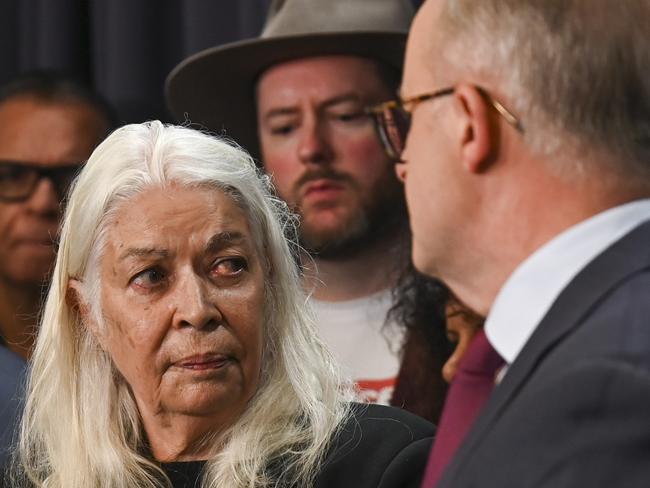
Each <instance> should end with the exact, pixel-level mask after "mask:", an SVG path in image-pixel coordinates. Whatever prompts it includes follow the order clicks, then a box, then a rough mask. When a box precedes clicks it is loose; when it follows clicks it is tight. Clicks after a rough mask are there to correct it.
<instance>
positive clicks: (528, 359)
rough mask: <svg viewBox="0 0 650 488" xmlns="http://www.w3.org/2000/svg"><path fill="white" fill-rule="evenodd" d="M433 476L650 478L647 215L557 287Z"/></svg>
mask: <svg viewBox="0 0 650 488" xmlns="http://www.w3.org/2000/svg"><path fill="white" fill-rule="evenodd" d="M516 326H517V324H512V327H516ZM438 486H439V487H445V488H447V487H463V488H464V487H481V488H489V487H494V488H497V487H498V488H506V487H513V488H514V487H517V488H528V487H553V488H564V487H567V488H568V487H571V488H574V487H590V488H591V487H601V486H603V487H617V488H620V487H635V488H636V487H643V486H650V223H645V224H643V225H641V226H640V227H638V228H636V229H635V230H633V231H632V232H631V233H629V234H628V235H627V236H625V237H623V238H622V239H621V240H620V241H618V242H617V243H615V244H614V245H612V246H611V247H610V248H609V249H607V250H606V251H605V252H603V253H602V254H601V255H600V256H598V257H597V258H596V259H595V260H594V261H592V262H591V263H590V264H589V265H588V266H587V267H586V268H585V269H584V270H583V271H582V272H581V273H580V274H579V275H578V276H577V277H576V278H575V279H574V280H573V281H572V282H571V283H570V284H569V285H568V286H567V288H566V289H565V290H564V291H563V292H562V294H561V295H560V296H559V297H558V299H557V300H556V302H555V303H554V304H553V306H552V307H551V309H550V310H549V312H548V313H547V315H546V316H545V317H544V319H543V320H542V321H541V323H540V325H539V327H538V328H537V329H536V330H535V332H534V333H533V335H532V336H531V338H530V339H529V341H528V342H527V343H526V345H525V346H524V348H523V350H522V351H521V353H520V355H519V356H518V357H517V358H516V360H515V361H514V362H513V364H512V365H510V369H509V370H508V373H507V374H506V375H505V377H504V379H503V381H502V383H501V384H500V385H499V386H498V387H497V388H496V389H495V390H494V392H493V394H492V396H491V397H490V399H489V401H488V403H487V404H486V406H485V408H484V410H483V411H482V412H481V415H480V416H479V417H478V419H477V421H476V423H475V424H474V426H473V427H472V429H471V430H470V432H469V434H468V436H467V438H466V439H465V441H464V442H463V445H462V446H461V448H460V449H459V451H458V452H457V454H456V456H455V458H454V460H453V461H452V463H451V464H450V465H449V466H448V468H447V470H446V472H445V473H444V474H443V478H442V480H441V482H440V483H439V485H438Z"/></svg>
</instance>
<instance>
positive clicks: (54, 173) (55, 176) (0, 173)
mask: <svg viewBox="0 0 650 488" xmlns="http://www.w3.org/2000/svg"><path fill="white" fill-rule="evenodd" d="M79 169H80V164H78V163H70V164H66V165H61V166H54V167H51V166H40V165H38V164H32V163H23V162H18V161H0V201H4V202H20V201H24V200H27V199H28V198H29V197H30V196H31V195H32V194H33V193H34V190H35V189H36V186H37V185H38V182H39V181H40V180H42V179H43V178H47V179H49V180H50V181H51V182H52V184H53V185H54V188H55V190H56V192H57V194H58V195H59V197H60V198H61V199H63V197H64V196H65V194H66V192H67V191H68V188H69V187H70V184H71V183H72V180H73V179H74V177H75V176H76V175H77V172H78V171H79Z"/></svg>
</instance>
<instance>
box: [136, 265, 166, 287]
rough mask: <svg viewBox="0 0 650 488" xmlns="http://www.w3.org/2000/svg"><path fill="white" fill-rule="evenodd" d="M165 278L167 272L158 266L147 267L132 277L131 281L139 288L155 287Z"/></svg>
mask: <svg viewBox="0 0 650 488" xmlns="http://www.w3.org/2000/svg"><path fill="white" fill-rule="evenodd" d="M166 278H167V274H166V273H165V272H164V271H163V270H162V269H160V268H149V269H145V270H144V271H141V272H140V273H138V274H137V275H135V276H134V277H133V279H132V280H131V283H133V284H134V285H135V286H137V287H140V288H155V287H156V286H158V285H159V284H160V283H162V282H163V281H164V280H165V279H166Z"/></svg>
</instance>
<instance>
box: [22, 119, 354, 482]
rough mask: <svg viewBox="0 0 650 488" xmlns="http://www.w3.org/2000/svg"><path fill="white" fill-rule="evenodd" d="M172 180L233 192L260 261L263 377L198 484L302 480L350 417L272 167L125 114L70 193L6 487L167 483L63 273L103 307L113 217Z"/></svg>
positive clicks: (204, 138) (212, 140) (197, 135)
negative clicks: (265, 170) (264, 170)
mask: <svg viewBox="0 0 650 488" xmlns="http://www.w3.org/2000/svg"><path fill="white" fill-rule="evenodd" d="M170 182H173V183H174V184H180V185H187V186H196V185H200V186H202V187H205V186H211V187H213V188H215V190H216V191H224V192H225V193H227V194H228V195H229V196H231V197H232V198H233V199H234V201H235V202H236V203H237V204H238V205H239V206H240V207H241V208H242V209H243V210H244V211H245V212H246V214H247V216H248V219H249V221H250V225H251V228H252V232H253V236H254V238H255V240H256V244H257V246H258V252H259V253H260V255H261V256H263V259H262V261H266V263H267V264H266V268H267V269H266V281H265V296H266V304H265V311H266V318H265V324H264V327H265V330H264V337H265V343H264V360H263V366H262V374H261V382H260V385H259V388H258V391H257V393H256V394H255V396H254V397H253V399H252V400H251V401H250V402H249V404H248V406H247V408H246V410H245V412H244V413H243V414H242V416H241V417H240V418H239V419H238V421H237V423H236V424H234V425H233V426H231V428H230V429H228V430H227V431H226V432H225V433H224V434H222V435H220V436H219V437H218V438H215V439H214V440H213V442H215V445H217V444H216V443H218V445H219V446H222V447H220V448H219V449H218V450H217V451H216V452H217V454H215V455H214V457H213V458H212V459H210V460H208V463H207V467H206V470H205V475H204V478H203V486H204V487H227V488H234V487H262V486H264V487H266V486H292V485H293V484H297V485H300V486H309V484H310V483H311V482H312V481H313V478H314V476H315V475H316V474H317V472H318V469H319V467H320V464H321V462H322V460H323V454H324V453H325V451H326V449H327V446H328V444H329V442H330V440H331V439H332V437H333V435H334V434H335V432H336V429H337V426H339V425H340V424H341V422H342V421H343V420H344V419H345V418H346V417H347V415H348V413H349V410H348V406H347V400H348V399H349V398H350V393H349V392H350V391H351V389H350V388H349V387H348V384H347V383H346V382H345V381H343V380H342V379H341V376H340V374H339V371H338V369H337V367H336V366H335V364H334V363H333V361H332V360H331V358H330V356H329V354H328V353H327V351H326V350H325V349H324V348H323V346H322V345H321V342H320V341H319V340H318V338H317V336H316V334H315V332H314V327H313V320H312V317H311V315H310V312H309V309H308V307H307V306H306V297H305V294H304V292H303V290H302V288H301V279H300V278H301V277H300V270H299V268H298V266H297V264H296V263H297V261H296V254H295V253H296V252H297V246H296V244H295V239H294V238H293V237H292V236H295V221H294V219H293V217H292V216H291V215H290V213H289V212H288V210H287V207H286V205H285V204H284V203H283V202H282V201H280V200H279V199H277V198H275V197H274V196H273V195H272V189H271V186H270V183H269V180H268V178H267V177H266V176H263V175H262V174H261V173H260V171H259V170H258V169H257V168H256V166H255V164H254V162H253V161H252V159H251V158H250V157H249V156H248V155H247V154H246V153H245V152H244V151H242V150H241V149H239V148H237V147H235V146H234V145H232V144H229V143H227V142H224V141H223V140H220V139H218V138H216V137H212V136H209V135H206V134H203V133H201V132H198V131H195V130H192V129H188V128H184V127H177V126H163V124H161V123H160V122H158V121H154V122H148V123H144V124H134V125H127V126H125V127H122V128H120V129H118V130H116V131H115V132H114V133H113V134H111V135H110V136H109V137H108V138H107V139H106V140H105V141H104V142H103V143H102V144H101V145H100V146H99V147H98V148H97V149H96V150H95V152H94V153H93V154H92V156H91V157H90V159H89V161H88V163H87V164H86V166H85V167H84V169H83V171H82V172H81V174H80V176H79V178H78V180H77V181H76V183H75V185H74V187H73V189H72V192H71V195H70V198H69V202H68V206H67V209H66V213H65V218H64V222H63V227H62V232H61V239H60V246H59V250H58V255H57V261H56V267H55V269H54V275H53V279H52V283H51V287H50V290H49V293H48V296H47V302H46V305H45V310H44V313H43V318H42V322H41V327H40V331H39V334H38V338H37V341H36V346H35V350H34V355H33V362H32V369H31V373H30V377H29V382H28V394H27V400H26V407H25V412H24V417H23V423H22V427H21V434H20V446H19V457H18V459H17V463H16V465H17V467H18V469H17V470H16V473H15V475H14V483H15V484H16V485H28V486H34V485H35V486H43V487H48V488H50V487H52V488H53V487H61V488H75V487H79V488H87V487H111V488H117V487H124V488H126V487H129V488H131V487H133V486H138V487H157V486H168V484H169V481H168V480H167V479H166V478H165V476H164V474H163V472H162V471H161V470H160V468H159V467H158V465H157V463H156V462H155V461H154V460H153V459H151V458H150V456H148V455H147V454H146V453H147V450H146V447H145V446H146V439H145V438H144V437H145V433H144V431H143V426H142V422H141V420H140V415H139V413H138V410H137V407H136V404H135V401H134V399H133V396H132V393H131V392H130V389H129V387H128V385H127V384H126V382H125V380H124V379H123V378H122V376H121V375H119V374H117V373H116V368H115V366H114V365H113V363H112V360H111V358H110V356H109V355H108V354H107V353H106V352H104V351H103V350H102V349H101V348H100V346H99V344H98V343H97V341H96V340H95V338H94V336H93V335H92V333H90V332H89V331H88V330H87V327H85V326H84V325H83V323H82V321H81V317H80V314H79V313H78V310H76V309H75V307H74V301H72V300H69V297H67V293H68V291H67V290H68V282H69V280H70V278H77V279H80V280H82V282H83V283H84V293H83V294H84V298H85V299H86V300H87V301H88V303H90V304H91V308H93V310H95V312H96V313H97V314H98V315H99V316H101V304H100V301H99V297H100V293H99V289H100V287H101V282H100V280H99V273H98V269H99V262H100V260H101V256H102V252H103V244H104V243H105V235H106V228H107V227H108V226H109V225H110V222H111V218H110V216H111V214H112V213H113V212H114V211H115V209H116V208H117V207H118V206H120V205H123V204H125V203H127V202H128V201H129V200H130V199H131V198H133V197H134V196H135V195H137V194H139V193H140V192H142V191H143V190H145V189H147V188H151V187H153V186H164V185H167V184H169V183H170ZM292 248H293V249H292ZM264 258H266V259H264ZM99 318H100V317H99ZM99 323H101V322H99ZM274 465H276V467H278V468H279V469H270V466H274Z"/></svg>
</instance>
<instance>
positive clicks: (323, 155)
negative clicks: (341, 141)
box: [298, 117, 334, 164]
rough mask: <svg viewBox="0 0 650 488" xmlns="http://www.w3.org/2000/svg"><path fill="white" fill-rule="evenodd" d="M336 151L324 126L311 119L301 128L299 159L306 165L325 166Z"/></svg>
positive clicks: (313, 118)
mask: <svg viewBox="0 0 650 488" xmlns="http://www.w3.org/2000/svg"><path fill="white" fill-rule="evenodd" d="M333 155H334V151H333V148H332V145H331V143H330V138H329V134H328V133H327V128H326V127H325V126H324V124H323V123H322V122H321V121H319V120H318V119H317V118H316V117H310V118H308V120H306V121H305V123H304V124H303V126H302V127H301V132H300V140H299V142H298V157H299V159H300V161H301V162H302V163H304V164H325V163H329V162H330V161H331V160H332V159H333Z"/></svg>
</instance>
